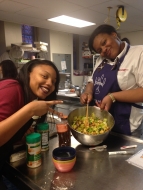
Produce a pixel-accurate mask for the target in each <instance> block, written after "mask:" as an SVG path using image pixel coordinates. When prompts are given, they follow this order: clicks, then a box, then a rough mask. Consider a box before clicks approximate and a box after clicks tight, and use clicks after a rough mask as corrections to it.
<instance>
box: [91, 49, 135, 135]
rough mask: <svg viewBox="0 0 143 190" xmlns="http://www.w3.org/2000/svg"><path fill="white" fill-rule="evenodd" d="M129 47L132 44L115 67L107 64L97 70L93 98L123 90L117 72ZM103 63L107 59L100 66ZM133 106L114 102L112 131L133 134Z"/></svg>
mask: <svg viewBox="0 0 143 190" xmlns="http://www.w3.org/2000/svg"><path fill="white" fill-rule="evenodd" d="M129 48H130V46H129V45H128V47H127V50H126V53H125V54H124V55H123V56H122V57H121V58H120V59H118V60H117V62H116V65H115V66H114V68H113V66H112V65H109V64H105V65H104V67H103V68H102V69H101V70H100V71H98V69H96V70H95V72H94V75H93V81H94V91H93V98H94V100H95V101H102V99H103V98H104V97H105V96H106V95H107V94H108V93H112V92H119V91H121V89H120V87H119V84H118V79H117V74H118V70H119V67H120V65H121V63H122V62H123V60H124V58H125V56H126V54H127V52H128V50H129ZM103 63H107V61H106V60H103V62H102V63H101V64H100V65H99V67H98V68H100V67H101V66H102V65H103ZM131 106H133V104H132V103H125V102H118V101H116V102H115V103H113V104H112V106H111V109H110V110H109V112H110V113H111V114H112V115H113V117H114V119H115V125H114V127H113V129H112V131H115V132H118V133H122V134H126V135H131V130H130V122H129V118H130V113H131Z"/></svg>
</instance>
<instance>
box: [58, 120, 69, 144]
mask: <svg viewBox="0 0 143 190" xmlns="http://www.w3.org/2000/svg"><path fill="white" fill-rule="evenodd" d="M56 128H57V132H58V138H59V147H61V146H71V134H70V129H69V127H68V124H67V120H62V121H61V122H60V123H57V124H56Z"/></svg>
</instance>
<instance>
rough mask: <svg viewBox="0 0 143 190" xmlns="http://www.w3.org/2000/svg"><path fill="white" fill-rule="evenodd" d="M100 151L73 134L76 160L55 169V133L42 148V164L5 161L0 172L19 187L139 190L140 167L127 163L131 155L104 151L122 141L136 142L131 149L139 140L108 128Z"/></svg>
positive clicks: (22, 189)
mask: <svg viewBox="0 0 143 190" xmlns="http://www.w3.org/2000/svg"><path fill="white" fill-rule="evenodd" d="M102 144H105V145H107V149H105V150H104V151H102V152H97V151H96V150H89V147H86V146H83V145H81V144H80V143H78V142H77V141H76V140H75V139H74V137H72V140H71V146H72V147H74V148H76V154H77V161H76V163H75V166H74V168H73V169H72V170H71V171H70V172H68V173H60V172H58V171H57V170H56V169H55V167H54V165H53V163H52V150H53V149H54V148H56V147H57V146H58V137H54V138H52V139H50V141H49V151H46V152H42V165H41V166H39V167H37V168H34V169H31V168H28V167H27V166H26V162H25V159H23V160H20V161H17V162H14V163H8V162H6V163H5V170H4V174H5V175H6V177H7V178H10V179H11V180H12V181H13V183H16V184H17V186H20V188H19V189H20V190H29V189H33V190H93V189H96V190H121V189H125V190H140V189H142V188H143V180H142V178H143V170H142V169H140V168H137V167H135V166H133V165H131V164H129V163H128V162H127V161H126V160H127V159H128V158H129V157H131V155H112V156H111V155H110V156H109V154H108V151H115V150H116V151H117V150H120V147H121V146H124V145H133V144H136V145H138V146H137V148H135V149H134V150H135V153H136V152H138V151H139V150H141V149H142V148H143V140H141V139H137V138H133V137H129V136H125V135H119V134H117V133H113V132H111V133H110V135H109V136H108V137H107V139H106V140H105V141H104V143H102Z"/></svg>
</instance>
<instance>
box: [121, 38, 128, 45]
mask: <svg viewBox="0 0 143 190" xmlns="http://www.w3.org/2000/svg"><path fill="white" fill-rule="evenodd" d="M121 40H122V41H125V42H127V43H128V44H130V40H129V39H128V38H122V39H121Z"/></svg>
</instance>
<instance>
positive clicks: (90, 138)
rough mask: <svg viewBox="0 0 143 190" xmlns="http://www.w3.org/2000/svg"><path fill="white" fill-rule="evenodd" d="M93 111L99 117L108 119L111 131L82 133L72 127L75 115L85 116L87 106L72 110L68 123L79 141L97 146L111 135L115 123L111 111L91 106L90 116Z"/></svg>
mask: <svg viewBox="0 0 143 190" xmlns="http://www.w3.org/2000/svg"><path fill="white" fill-rule="evenodd" d="M93 113H95V116H96V117H98V118H99V119H102V120H103V119H105V118H106V119H107V125H108V127H110V130H109V131H107V132H105V133H103V134H99V135H87V134H83V133H80V132H78V131H76V130H74V129H73V128H72V124H73V120H74V117H76V116H83V117H85V115H86V106H84V107H80V108H77V109H75V110H73V111H72V112H70V113H69V115H68V124H69V127H70V130H71V132H72V135H73V136H74V138H75V139H76V140H77V141H78V142H80V143H81V144H83V145H86V146H95V145H98V144H100V143H102V142H103V141H104V140H105V139H106V138H107V136H108V135H109V133H110V131H111V129H112V128H113V126H114V123H115V121H114V118H113V116H112V115H111V114H110V113H109V112H107V111H105V110H103V111H101V110H100V108H98V107H93V106H89V109H88V114H89V116H91V115H92V114H93Z"/></svg>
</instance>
